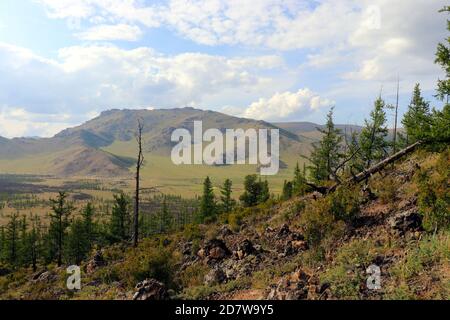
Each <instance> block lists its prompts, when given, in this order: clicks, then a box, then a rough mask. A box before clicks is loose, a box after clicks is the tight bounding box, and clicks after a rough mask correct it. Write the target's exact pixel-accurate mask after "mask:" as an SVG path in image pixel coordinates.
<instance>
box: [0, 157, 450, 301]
mask: <svg viewBox="0 0 450 320" xmlns="http://www.w3.org/2000/svg"><path fill="white" fill-rule="evenodd" d="M449 161H450V154H449V151H448V150H447V151H446V152H443V153H441V154H435V153H425V152H422V151H419V152H416V153H415V154H413V155H412V156H410V157H408V158H407V159H405V160H403V161H400V162H398V163H397V164H396V165H395V167H389V168H387V169H386V170H384V171H383V172H382V173H381V174H377V175H375V176H373V177H372V178H371V180H370V182H369V185H368V186H367V187H364V186H363V185H356V186H353V187H345V188H340V189H338V190H337V191H336V193H334V194H331V195H328V196H325V197H324V196H322V195H320V194H318V193H309V194H306V195H304V196H301V197H295V198H293V199H291V200H288V201H281V202H276V201H275V202H273V201H272V202H270V201H269V202H267V203H265V204H262V205H259V206H257V207H252V208H240V209H239V210H237V211H235V212H233V213H231V214H228V215H222V216H220V217H219V218H218V219H217V221H216V222H213V223H209V224H203V225H191V226H187V227H186V228H185V229H184V231H181V232H174V233H170V234H163V235H158V236H154V237H150V238H148V239H145V240H143V241H142V242H141V244H140V245H139V247H138V248H137V249H133V248H129V247H127V246H124V245H120V244H118V245H113V246H109V247H105V248H103V249H102V250H100V251H97V252H95V254H94V255H93V257H92V258H91V259H89V260H88V261H85V262H83V263H82V270H83V280H82V281H83V286H82V289H81V290H80V291H77V292H73V291H68V290H67V289H65V288H64V281H63V279H65V269H64V268H63V267H61V268H56V267H54V266H49V267H48V268H43V269H41V270H39V271H38V272H36V273H32V272H30V270H26V269H23V270H18V271H16V272H14V274H13V276H11V275H10V276H8V274H9V272H10V271H8V270H2V272H3V274H6V276H3V277H1V276H0V298H2V299H19V298H20V299H132V298H133V297H134V298H137V299H145V298H150V299H152V298H153V299H155V298H156V299H158V298H159V299H162V298H164V299H166V298H169V297H170V298H178V299H200V298H203V299H449V298H450V286H449V284H450V271H449V270H450V265H449V262H450V250H449V248H450V234H449V232H448V228H447V227H448V226H441V230H439V231H437V232H436V230H435V231H433V230H432V229H431V230H430V228H429V225H427V223H428V222H429V221H428V220H427V219H429V217H428V216H427V215H426V214H425V215H424V211H423V208H422V207H421V205H422V203H423V201H424V199H425V198H424V193H423V189H421V187H420V186H419V184H420V183H421V182H420V181H421V180H420V177H421V175H422V174H424V173H428V174H429V177H430V179H431V180H430V182H429V183H430V188H431V189H430V190H435V192H442V189H441V188H442V186H443V184H444V185H445V183H447V182H448V163H449ZM439 190H441V191H439ZM447 193H448V190H447ZM441 194H442V193H441ZM444 195H445V190H444ZM336 208H341V209H340V211H339V210H338V211H333V210H336ZM447 210H448V208H447ZM333 212H335V213H333ZM336 213H339V215H336ZM371 265H376V266H378V267H379V268H380V269H381V288H379V289H377V290H370V289H369V288H368V287H367V285H366V282H367V278H368V277H369V274H368V273H367V271H366V269H367V268H368V267H369V266H371ZM150 278H154V279H150ZM144 279H147V280H145V281H144V282H141V281H143V280H144ZM139 282H140V284H139V285H138V286H137V288H136V289H135V288H134V287H135V286H136V285H137V284H138V283H139Z"/></svg>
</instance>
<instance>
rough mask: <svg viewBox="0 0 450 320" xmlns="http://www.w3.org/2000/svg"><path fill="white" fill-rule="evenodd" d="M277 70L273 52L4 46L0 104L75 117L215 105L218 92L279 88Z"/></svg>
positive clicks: (0, 63) (0, 49)
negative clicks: (50, 55) (46, 51)
mask: <svg viewBox="0 0 450 320" xmlns="http://www.w3.org/2000/svg"><path fill="white" fill-rule="evenodd" d="M274 68H275V69H277V70H279V69H280V68H284V63H283V60H282V59H281V58H280V57H277V56H270V55H269V56H255V57H236V58H226V57H223V56H213V55H208V54H200V53H183V54H178V55H173V56H169V55H162V54H160V53H157V52H155V51H154V50H152V49H149V48H145V47H142V48H137V49H132V50H124V49H120V48H118V47H115V46H112V45H104V46H98V45H97V46H74V47H67V48H63V49H61V50H59V54H58V59H56V60H49V59H44V58H42V57H39V56H38V55H35V54H34V53H33V52H31V51H30V50H26V49H23V48H20V47H15V46H11V45H5V44H2V43H0V73H1V74H2V75H3V76H2V77H0V86H1V88H2V90H1V91H0V101H1V103H3V104H4V105H6V106H23V108H24V110H25V111H26V112H29V113H40V114H61V113H65V114H69V115H73V114H76V113H79V114H84V113H87V112H91V111H100V110H104V109H110V108H140V107H141V106H149V105H150V106H157V107H180V106H186V105H192V106H199V105H205V106H206V107H207V108H211V105H209V102H210V101H211V100H209V99H211V97H212V99H217V100H219V101H220V104H221V105H223V104H224V103H226V101H227V97H233V98H235V97H242V96H245V95H247V96H252V97H254V96H258V97H259V96H261V95H262V94H263V93H267V92H270V91H271V90H276V88H277V86H278V85H277V82H278V81H277V80H276V79H274V78H272V77H271V76H269V75H267V74H266V72H267V71H268V70H272V69H274ZM222 95H225V96H222ZM241 102H242V101H241ZM70 120H71V119H70Z"/></svg>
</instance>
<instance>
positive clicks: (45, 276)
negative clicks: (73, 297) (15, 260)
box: [34, 271, 56, 282]
mask: <svg viewBox="0 0 450 320" xmlns="http://www.w3.org/2000/svg"><path fill="white" fill-rule="evenodd" d="M55 277H56V276H55V275H53V274H52V273H51V272H50V271H44V272H42V273H41V274H40V275H39V276H37V277H36V279H35V280H34V281H35V282H50V281H52V280H54V279H55Z"/></svg>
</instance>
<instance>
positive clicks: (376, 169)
mask: <svg viewBox="0 0 450 320" xmlns="http://www.w3.org/2000/svg"><path fill="white" fill-rule="evenodd" d="M420 144H422V141H417V142H416V143H414V144H412V145H410V146H408V147H406V148H404V149H402V150H400V151H399V152H397V153H395V154H394V155H392V156H390V157H388V158H386V159H384V160H382V161H380V162H378V163H377V164H375V165H373V166H372V167H370V168H368V169H366V170H364V171H362V172H360V173H358V174H357V175H355V176H353V177H351V178H349V179H347V180H346V181H345V182H344V183H347V184H352V183H358V182H361V181H364V180H366V179H368V178H369V177H370V176H371V175H373V174H375V173H377V172H379V171H381V170H383V169H384V168H385V167H386V166H387V165H388V164H390V163H393V162H394V161H396V160H398V159H400V158H402V157H404V156H405V155H407V154H409V153H411V152H413V151H414V150H415V149H416V148H417V147H418V146H419V145H420ZM339 185H340V183H339V182H338V183H336V184H334V185H333V186H332V187H330V188H328V189H327V190H326V192H325V193H330V192H333V191H335V190H336V188H337V187H338V186H339ZM318 189H319V188H318ZM318 191H319V190H318ZM319 192H320V191H319ZM322 193H323V192H322Z"/></svg>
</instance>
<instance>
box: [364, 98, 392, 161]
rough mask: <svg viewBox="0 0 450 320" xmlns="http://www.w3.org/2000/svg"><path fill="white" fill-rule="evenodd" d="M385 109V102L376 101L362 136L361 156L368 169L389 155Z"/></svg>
mask: <svg viewBox="0 0 450 320" xmlns="http://www.w3.org/2000/svg"><path fill="white" fill-rule="evenodd" d="M385 107H386V105H385V102H384V100H383V99H382V98H381V97H379V98H378V99H376V100H375V103H374V108H373V110H372V112H371V113H370V119H366V120H365V126H364V128H363V129H362V131H361V134H360V139H359V143H360V147H361V155H362V159H363V160H364V163H365V165H366V167H369V166H370V165H371V163H372V162H373V161H379V160H381V159H383V158H384V157H385V156H386V154H387V148H388V143H387V141H386V136H387V134H388V130H387V127H386V112H385V110H384V109H385Z"/></svg>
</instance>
